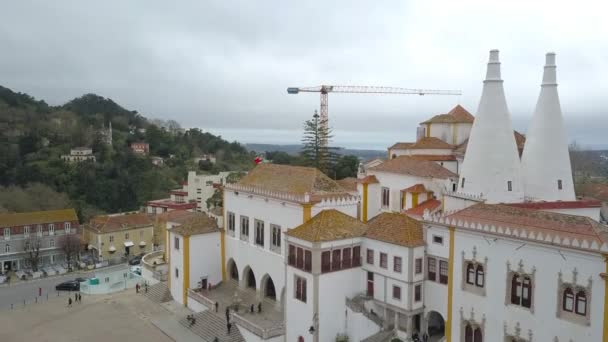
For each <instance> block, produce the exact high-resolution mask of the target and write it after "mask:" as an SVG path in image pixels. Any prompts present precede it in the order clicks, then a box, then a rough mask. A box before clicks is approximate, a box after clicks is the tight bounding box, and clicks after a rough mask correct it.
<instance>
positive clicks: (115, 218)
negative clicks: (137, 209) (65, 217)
mask: <svg viewBox="0 0 608 342" xmlns="http://www.w3.org/2000/svg"><path fill="white" fill-rule="evenodd" d="M153 224H154V216H152V215H148V214H145V213H136V214H119V215H102V216H96V217H94V218H92V219H91V221H90V222H89V224H88V227H90V228H92V229H95V230H97V231H99V232H102V233H108V232H115V231H120V230H128V229H133V228H137V227H144V226H152V225H153Z"/></svg>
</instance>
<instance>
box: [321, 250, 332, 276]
mask: <svg viewBox="0 0 608 342" xmlns="http://www.w3.org/2000/svg"><path fill="white" fill-rule="evenodd" d="M330 271H331V252H330V251H325V252H323V253H321V273H327V272H330Z"/></svg>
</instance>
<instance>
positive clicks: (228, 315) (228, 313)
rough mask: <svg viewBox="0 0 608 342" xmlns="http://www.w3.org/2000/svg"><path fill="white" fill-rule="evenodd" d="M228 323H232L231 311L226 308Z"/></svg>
mask: <svg viewBox="0 0 608 342" xmlns="http://www.w3.org/2000/svg"><path fill="white" fill-rule="evenodd" d="M226 322H230V309H229V308H226Z"/></svg>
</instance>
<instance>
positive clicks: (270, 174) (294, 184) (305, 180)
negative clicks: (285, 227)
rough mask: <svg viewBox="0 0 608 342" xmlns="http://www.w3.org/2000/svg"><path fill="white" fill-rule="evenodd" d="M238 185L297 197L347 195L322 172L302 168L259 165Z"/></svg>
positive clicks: (310, 168)
mask: <svg viewBox="0 0 608 342" xmlns="http://www.w3.org/2000/svg"><path fill="white" fill-rule="evenodd" d="M238 184H240V185H246V186H252V187H257V188H262V189H265V190H270V191H277V192H283V193H291V194H297V195H304V194H305V193H309V194H310V195H334V194H335V195H339V194H344V195H347V191H346V190H345V189H343V188H342V187H341V186H340V185H338V183H336V182H335V181H334V180H332V179H331V178H329V177H327V176H326V175H325V174H324V173H323V172H321V171H319V170H317V169H315V168H312V167H303V166H291V165H279V164H259V165H258V166H256V167H255V168H254V169H253V170H251V171H250V172H249V173H248V174H247V175H246V176H244V177H243V178H241V180H240V181H239V182H238Z"/></svg>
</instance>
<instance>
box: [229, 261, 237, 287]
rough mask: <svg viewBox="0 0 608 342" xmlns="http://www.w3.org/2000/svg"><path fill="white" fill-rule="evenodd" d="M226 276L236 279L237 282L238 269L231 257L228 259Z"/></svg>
mask: <svg viewBox="0 0 608 342" xmlns="http://www.w3.org/2000/svg"><path fill="white" fill-rule="evenodd" d="M228 276H229V277H230V279H233V280H236V281H237V282H238V281H239V269H238V267H237V266H236V262H234V259H232V258H230V260H228Z"/></svg>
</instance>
